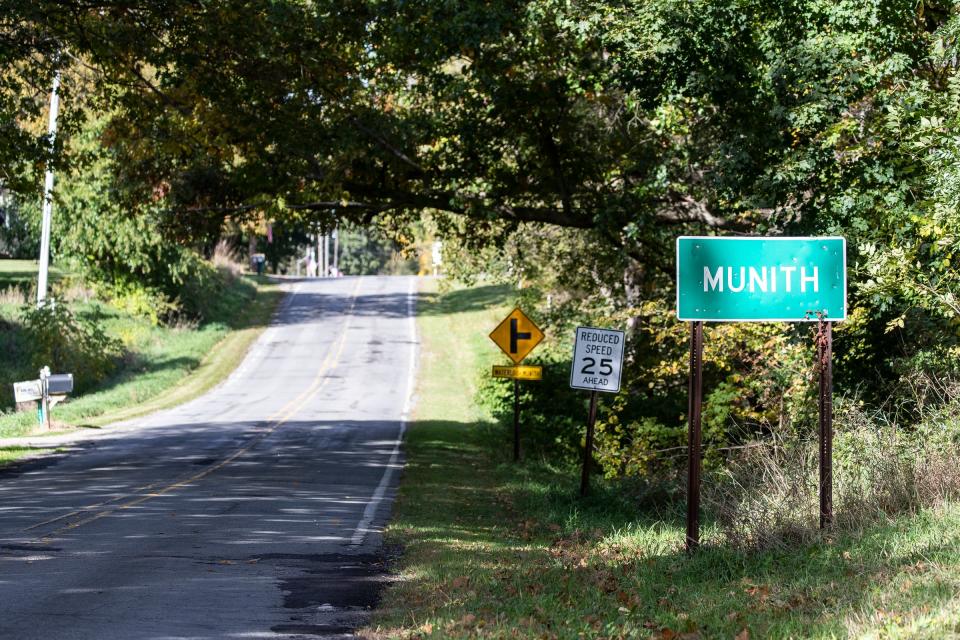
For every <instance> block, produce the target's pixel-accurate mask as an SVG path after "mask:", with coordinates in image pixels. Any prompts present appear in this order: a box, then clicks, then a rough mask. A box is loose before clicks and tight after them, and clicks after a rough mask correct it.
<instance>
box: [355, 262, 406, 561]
mask: <svg viewBox="0 0 960 640" xmlns="http://www.w3.org/2000/svg"><path fill="white" fill-rule="evenodd" d="M416 282H417V279H416V277H414V276H410V286H409V287H408V289H407V321H408V322H409V324H410V362H409V368H408V370H407V397H406V399H405V400H404V402H403V411H402V412H401V414H400V432H399V433H398V434H397V440H396V442H394V444H393V451H392V452H391V453H390V460H389V462H387V468H386V469H384V470H383V477H382V478H380V484H378V485H377V488H376V490H375V491H374V492H373V495H372V496H371V497H370V502H368V503H367V507H366V508H365V509H364V510H363V517H361V518H360V523H359V524H358V525H357V528H356V529H355V530H354V532H353V536H352V537H351V538H350V544H351V545H360V544H363V540H364V538H366V537H367V534H368V533H371V530H370V525H371V523H372V522H373V518H374V516H376V514H377V508H378V507H379V506H380V503H381V502H383V497H384V494H386V492H387V487H388V486H390V478H391V477H393V470H394V468H395V467H396V463H397V458H398V457H399V456H400V445H402V444H403V436H404V434H406V432H407V421H409V420H410V412H411V411H412V410H413V392H414V380H415V379H416V374H417V322H416V310H415V309H414V289H415V286H414V285H415V284H416Z"/></svg>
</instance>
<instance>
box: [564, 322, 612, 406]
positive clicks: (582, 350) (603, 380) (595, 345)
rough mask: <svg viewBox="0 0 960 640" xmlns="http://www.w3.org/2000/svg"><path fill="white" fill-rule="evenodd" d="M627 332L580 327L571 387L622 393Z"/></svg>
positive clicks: (574, 355) (576, 341) (574, 354)
mask: <svg viewBox="0 0 960 640" xmlns="http://www.w3.org/2000/svg"><path fill="white" fill-rule="evenodd" d="M623 343H624V333H623V331H617V330H615V329H597V328H595V327H577V336H576V340H575V342H574V347H573V366H572V368H571V369H570V386H571V387H572V388H574V389H586V390H588V391H607V392H609V393H619V391H620V372H621V370H622V369H623Z"/></svg>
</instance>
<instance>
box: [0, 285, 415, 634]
mask: <svg viewBox="0 0 960 640" xmlns="http://www.w3.org/2000/svg"><path fill="white" fill-rule="evenodd" d="M290 289H291V292H290V294H289V295H288V296H287V298H286V299H285V301H284V302H283V303H282V306H281V308H280V310H279V312H278V315H277V317H276V319H275V322H274V324H273V325H272V326H271V327H270V328H268V329H267V330H266V331H265V332H264V333H263V335H262V336H261V338H260V339H259V341H258V342H257V343H256V344H255V345H254V346H253V347H252V348H251V350H250V352H249V353H248V354H247V357H246V359H245V360H244V362H243V364H242V365H241V366H240V367H239V368H238V369H237V370H236V371H235V372H234V373H233V375H232V376H231V377H230V378H229V379H228V380H226V381H225V382H224V383H223V384H222V385H220V386H219V387H217V388H215V389H214V390H212V391H211V392H210V393H208V394H206V395H205V396H203V397H201V398H198V399H197V400H194V401H192V402H189V403H187V404H185V405H182V406H180V407H178V408H176V409H173V410H169V411H164V412H161V413H158V414H155V415H153V416H150V417H147V418H143V419H139V420H136V421H133V422H132V423H130V424H127V425H123V426H121V427H119V428H116V429H111V430H109V431H108V432H107V433H104V434H101V435H99V436H97V437H96V438H95V439H92V440H88V441H85V442H82V443H79V444H78V445H77V448H76V450H75V451H72V452H70V453H69V454H67V455H64V456H59V457H54V458H52V459H49V460H46V461H41V462H39V463H34V464H33V465H32V467H31V466H30V465H28V466H27V467H25V468H23V469H20V470H14V471H9V472H6V473H4V474H2V475H0V638H17V639H21V640H27V639H30V638H44V639H48V638H57V639H60V640H65V639H72V638H91V639H93V638H96V639H98V640H99V639H105V638H155V639H160V638H164V639H172V638H191V639H198V638H296V637H309V638H316V637H318V636H320V637H329V636H333V637H337V636H338V635H339V634H344V633H348V632H349V630H350V629H352V628H354V627H356V626H357V625H359V624H362V623H363V622H364V620H365V619H366V616H367V614H368V611H369V607H370V606H372V605H374V604H375V602H376V598H377V594H378V592H379V589H380V587H381V586H382V584H383V582H384V580H385V579H386V578H385V575H384V566H383V549H382V545H381V537H380V535H379V531H380V530H381V529H382V526H383V524H384V523H385V521H386V519H387V517H388V516H389V511H390V506H391V503H392V499H393V495H394V490H395V486H396V483H397V480H398V475H399V471H400V469H401V467H402V463H403V460H402V452H401V450H400V442H401V439H402V435H403V429H404V428H405V418H406V414H407V413H408V411H409V408H410V402H411V394H412V386H413V378H414V372H415V367H416V356H417V339H416V330H415V326H414V320H413V313H414V295H415V293H414V290H415V279H413V278H404V277H395V278H391V277H376V278H374V277H367V278H340V279H329V280H305V281H301V282H296V283H290Z"/></svg>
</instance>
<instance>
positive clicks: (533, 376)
mask: <svg viewBox="0 0 960 640" xmlns="http://www.w3.org/2000/svg"><path fill="white" fill-rule="evenodd" d="M493 377H494V378H513V379H514V380H543V367H541V366H540V365H535V366H530V365H523V364H521V365H517V366H515V367H511V366H510V365H507V366H503V365H499V364H495V365H493Z"/></svg>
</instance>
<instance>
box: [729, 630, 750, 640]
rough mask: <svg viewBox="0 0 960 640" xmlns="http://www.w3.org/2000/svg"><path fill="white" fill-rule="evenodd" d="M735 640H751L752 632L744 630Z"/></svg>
mask: <svg viewBox="0 0 960 640" xmlns="http://www.w3.org/2000/svg"><path fill="white" fill-rule="evenodd" d="M733 640H750V632H749V631H747V630H746V629H743V630H742V631H740V633H738V634H737V635H736V636H735V637H734V639H733Z"/></svg>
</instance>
